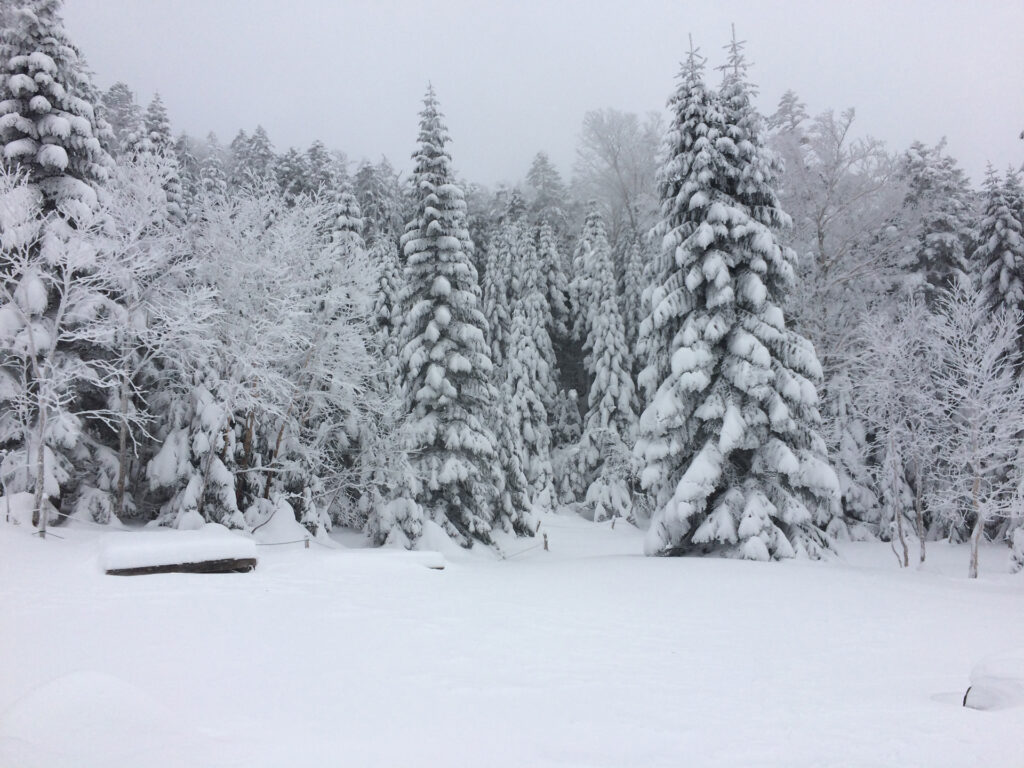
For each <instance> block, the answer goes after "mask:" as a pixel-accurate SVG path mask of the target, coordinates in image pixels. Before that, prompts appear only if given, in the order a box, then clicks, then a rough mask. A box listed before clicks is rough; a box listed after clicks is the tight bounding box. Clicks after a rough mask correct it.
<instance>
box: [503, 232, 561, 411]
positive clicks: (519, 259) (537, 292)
mask: <svg viewBox="0 0 1024 768" xmlns="http://www.w3.org/2000/svg"><path fill="white" fill-rule="evenodd" d="M534 235H535V233H534V232H532V231H531V230H530V228H529V227H528V226H527V225H526V224H525V222H523V224H522V226H521V227H520V234H519V238H518V240H517V249H516V262H515V270H516V274H515V277H514V279H513V280H512V281H511V289H512V292H513V293H512V295H511V296H510V301H512V303H513V308H514V307H515V305H516V303H517V302H519V303H522V305H523V312H524V313H525V316H526V328H527V330H528V332H529V334H530V336H531V337H532V341H533V345H534V347H535V348H536V349H537V355H538V356H539V358H540V360H541V361H542V362H543V365H541V366H539V367H538V369H537V374H536V381H535V383H534V390H535V391H536V393H537V395H538V397H540V400H541V402H542V403H543V404H544V409H545V411H546V412H547V414H548V415H550V414H551V413H552V411H553V410H554V407H555V400H556V398H557V395H558V361H557V359H556V356H555V350H554V345H553V343H552V340H551V329H552V328H553V327H554V326H555V322H554V318H553V317H552V311H551V305H550V303H549V302H548V297H547V290H546V289H547V288H548V278H549V274H546V270H547V265H546V264H545V263H544V262H543V261H542V255H541V252H540V251H539V250H538V249H537V246H536V238H535V236H534Z"/></svg>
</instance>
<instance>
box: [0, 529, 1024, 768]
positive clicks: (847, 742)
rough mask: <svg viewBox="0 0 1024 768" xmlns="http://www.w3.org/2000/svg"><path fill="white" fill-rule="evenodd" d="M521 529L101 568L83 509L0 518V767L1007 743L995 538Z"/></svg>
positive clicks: (895, 755)
mask: <svg viewBox="0 0 1024 768" xmlns="http://www.w3.org/2000/svg"><path fill="white" fill-rule="evenodd" d="M542 530H545V531H547V533H548V536H549V541H550V546H551V551H550V552H544V551H543V549H541V548H540V547H537V548H534V549H527V548H528V547H532V546H533V544H535V543H539V541H530V540H507V541H503V542H502V547H503V550H504V551H505V553H506V555H508V556H510V557H509V559H508V560H506V561H504V562H502V561H500V560H497V559H496V558H495V557H494V555H493V553H491V552H490V551H487V550H480V549H477V550H474V551H471V552H468V553H467V552H463V551H461V550H459V549H458V548H448V549H445V551H443V552H442V554H443V556H444V559H445V560H446V561H447V568H446V569H445V570H443V571H436V570H430V569H429V568H425V567H423V562H422V559H421V556H420V555H419V554H414V555H412V556H411V557H410V556H407V555H405V554H404V553H402V552H395V551H387V550H373V551H355V550H352V549H348V548H346V545H349V546H354V545H357V543H358V540H357V539H356V538H355V537H350V536H339V537H336V538H335V539H334V541H332V542H330V543H331V544H332V545H334V546H336V547H337V549H328V548H327V547H320V546H312V547H311V548H310V549H308V550H307V549H304V548H303V546H302V544H296V545H293V546H281V547H261V548H260V550H259V555H260V565H259V567H258V568H257V569H256V570H255V571H254V572H252V573H249V574H218V575H196V574H164V575H155V576H144V577H131V578H114V577H108V576H104V575H103V574H102V573H101V571H100V569H99V564H98V557H97V553H98V550H99V542H100V539H101V535H97V534H95V533H94V532H93V531H92V530H91V529H87V528H85V527H81V526H79V525H75V524H72V525H70V526H65V527H62V528H61V529H60V533H61V535H64V536H65V537H66V538H65V539H64V540H63V541H52V540H50V541H45V542H44V541H39V540H38V539H37V538H32V537H30V536H28V531H27V529H25V528H22V527H16V526H4V527H0V615H2V616H3V622H2V626H3V627H4V631H3V632H2V633H0V681H2V685H0V767H2V768H35V767H36V766H46V768H55V767H59V766H69V767H70V766H74V768H89V767H90V766H105V768H109V767H110V766H121V765H125V766H128V765H130V766H139V767H140V768H141V767H149V766H152V767H156V766H168V767H170V766H180V765H188V764H191V765H197V766H199V765H201V766H211V767H212V766H243V765H244V766H267V767H268V768H270V767H271V766H274V767H277V766H282V765H288V766H299V767H301V766H322V765H327V764H340V765H351V766H397V765H416V766H433V765H438V766H479V765H488V766H540V767H545V766H552V767H554V766H587V768H601V767H603V766H609V767H610V766H636V765H644V766H673V767H677V766H679V765H681V764H685V765H692V766H725V767H726V768H729V767H731V766H737V767H739V766H742V767H743V768H751V767H755V768H756V767H757V766H766V767H767V766H773V767H774V766H780V767H783V768H801V767H803V766H806V767H807V768H811V767H812V766H813V767H814V768H822V767H823V766H879V767H880V768H881V766H928V767H929V768H934V767H937V766H938V767H941V766H949V768H953V767H954V766H955V767H956V768H964V767H966V766H978V767H979V768H981V767H984V768H1001V767H1003V766H1005V767H1006V768H1011V767H1015V766H1020V765H1021V764H1022V759H1024V739H1022V737H1021V733H1022V732H1024V730H1022V729H1024V707H1008V708H1003V709H998V710H992V711H977V710H971V709H965V708H963V707H962V706H961V705H960V703H961V699H962V697H963V693H964V690H965V689H966V687H967V685H968V683H969V673H970V672H971V669H972V667H974V665H975V663H976V662H978V661H980V660H981V659H983V658H985V657H987V656H989V655H991V654H993V653H996V652H999V651H1003V650H1006V649H1008V648H1011V647H1012V646H1014V645H1015V644H1016V645H1020V643H1021V638H1024V612H1022V611H1021V610H1020V606H1021V600H1022V599H1024V582H1022V581H1021V580H1020V579H1019V578H1016V577H1013V576H1010V575H1007V574H1005V567H1006V559H1007V552H1006V550H1005V549H1004V548H1001V547H999V548H997V547H992V548H988V549H985V550H984V551H983V552H982V574H981V578H980V579H979V580H977V581H976V582H970V581H968V580H967V579H965V578H963V574H964V572H965V560H966V556H967V551H966V548H964V547H948V546H944V545H938V544H935V545H932V547H931V548H930V550H929V564H928V566H927V567H926V569H924V570H922V571H898V570H897V569H896V567H895V561H894V558H893V556H892V553H891V552H890V551H889V550H888V548H887V545H879V544H848V545H845V546H844V548H843V551H842V558H841V559H840V561H839V562H833V563H813V562H808V561H792V562H783V563H770V564H768V563H756V562H741V561H735V560H721V559H714V558H705V559H695V558H684V559H668V558H645V557H642V556H640V555H638V554H637V553H638V552H640V551H641V549H642V534H641V533H640V532H638V531H637V530H635V529H633V528H631V527H629V526H626V525H622V524H621V523H620V524H618V525H617V526H616V527H615V529H614V530H611V529H610V528H609V527H608V526H607V525H595V524H593V523H588V522H586V521H582V520H579V519H577V518H575V517H571V516H560V515H548V516H544V517H543V528H542ZM433 533H436V532H433ZM110 535H111V536H113V535H121V534H110ZM126 535H130V534H126ZM429 538H430V539H431V545H432V546H434V545H436V546H437V547H438V548H442V549H444V543H443V541H440V540H439V539H436V537H435V536H433V535H431V536H430V537H429Z"/></svg>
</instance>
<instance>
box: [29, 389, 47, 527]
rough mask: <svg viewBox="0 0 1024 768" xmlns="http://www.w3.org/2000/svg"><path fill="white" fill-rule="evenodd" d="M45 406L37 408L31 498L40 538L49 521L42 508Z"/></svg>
mask: <svg viewBox="0 0 1024 768" xmlns="http://www.w3.org/2000/svg"><path fill="white" fill-rule="evenodd" d="M45 435H46V407H45V406H41V407H40V408H39V438H38V439H39V447H38V448H37V449H36V495H35V498H34V499H33V502H32V503H33V505H34V507H35V513H36V520H37V521H38V523H37V525H38V526H39V536H40V538H43V539H45V538H46V524H47V522H49V521H48V520H47V518H49V516H50V515H49V513H48V512H46V511H45V510H44V509H43V499H44V498H45V493H44V486H45V485H46V444H45V442H44V439H45Z"/></svg>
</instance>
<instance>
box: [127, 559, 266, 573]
mask: <svg viewBox="0 0 1024 768" xmlns="http://www.w3.org/2000/svg"><path fill="white" fill-rule="evenodd" d="M255 567H256V558H255V557H243V558H231V559H227V560H203V561H201V562H198V563H171V564H169V565H144V566H142V567H139V568H111V569H109V570H108V571H107V575H108V576H145V575H148V574H151V573H247V572H249V571H251V570H252V569H253V568H255Z"/></svg>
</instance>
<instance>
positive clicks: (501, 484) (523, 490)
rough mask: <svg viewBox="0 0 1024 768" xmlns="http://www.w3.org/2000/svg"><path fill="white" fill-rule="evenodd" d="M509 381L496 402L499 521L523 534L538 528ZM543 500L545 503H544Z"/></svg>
mask: <svg viewBox="0 0 1024 768" xmlns="http://www.w3.org/2000/svg"><path fill="white" fill-rule="evenodd" d="M512 385H513V382H512V381H511V380H506V382H505V384H504V385H503V388H502V390H501V395H502V396H501V398H500V402H498V403H495V409H496V410H497V415H496V418H495V422H496V430H495V434H496V436H497V461H498V467H499V469H500V473H499V475H500V476H499V478H498V497H497V498H498V520H499V521H500V525H501V527H502V529H503V530H505V531H506V532H510V533H515V534H518V535H520V536H532V535H533V533H534V531H535V530H536V528H537V523H536V520H535V519H534V516H533V504H531V499H530V482H529V481H528V480H527V478H526V467H527V461H528V459H527V455H526V453H527V449H526V446H525V445H524V441H523V440H522V436H521V434H520V433H518V432H517V431H516V428H515V424H516V421H517V419H516V415H515V413H514V411H515V406H514V405H513V397H514V395H513V393H512V392H511V391H510V390H509V387H510V386H512ZM541 503H542V502H541Z"/></svg>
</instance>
